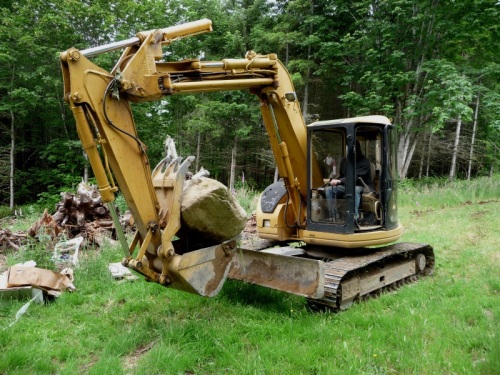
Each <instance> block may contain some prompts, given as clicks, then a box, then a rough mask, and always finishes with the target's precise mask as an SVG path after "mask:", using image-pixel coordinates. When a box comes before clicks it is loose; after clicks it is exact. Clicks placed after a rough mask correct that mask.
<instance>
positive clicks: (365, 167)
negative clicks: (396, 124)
mask: <svg viewBox="0 0 500 375" xmlns="http://www.w3.org/2000/svg"><path fill="white" fill-rule="evenodd" d="M346 168H347V161H346V158H345V157H344V158H342V161H341V163H340V174H339V175H338V176H332V174H333V172H332V174H330V181H329V183H328V187H327V188H326V192H325V195H326V199H327V201H328V211H329V214H330V220H333V219H334V218H335V216H336V214H337V212H336V208H335V206H334V199H337V198H344V197H345V194H346ZM360 179H361V180H362V181H360ZM363 182H364V184H363ZM364 185H366V186H368V188H369V189H370V191H372V192H373V191H375V189H374V187H373V180H372V175H371V163H370V160H368V158H366V157H365V156H364V155H363V153H362V152H361V145H360V143H359V141H357V140H356V194H355V209H354V220H358V218H359V205H360V203H361V195H362V194H363V187H364Z"/></svg>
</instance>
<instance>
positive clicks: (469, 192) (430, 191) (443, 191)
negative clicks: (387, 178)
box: [399, 176, 500, 208]
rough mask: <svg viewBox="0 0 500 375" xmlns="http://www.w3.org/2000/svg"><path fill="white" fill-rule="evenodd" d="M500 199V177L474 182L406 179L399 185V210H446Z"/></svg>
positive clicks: (482, 178)
mask: <svg viewBox="0 0 500 375" xmlns="http://www.w3.org/2000/svg"><path fill="white" fill-rule="evenodd" d="M499 197H500V176H494V177H493V178H490V177H480V178H477V179H474V180H471V181H466V180H452V181H450V180H448V179H424V180H405V181H401V182H400V194H399V206H400V207H412V206H413V207H419V206H423V207H434V208H437V207H445V206H453V205H456V204H462V203H478V202H481V201H486V200H490V199H499Z"/></svg>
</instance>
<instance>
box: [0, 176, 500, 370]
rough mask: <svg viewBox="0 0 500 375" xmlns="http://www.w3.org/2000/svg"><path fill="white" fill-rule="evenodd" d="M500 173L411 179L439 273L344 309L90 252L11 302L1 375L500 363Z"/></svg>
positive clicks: (5, 312) (415, 212) (2, 314)
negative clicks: (198, 291) (51, 284)
mask: <svg viewBox="0 0 500 375" xmlns="http://www.w3.org/2000/svg"><path fill="white" fill-rule="evenodd" d="M487 183H491V185H487ZM498 184H499V182H498V181H490V182H488V181H483V183H482V184H478V185H476V190H474V189H472V188H470V189H469V187H468V185H466V184H463V185H460V184H459V185H446V184H445V185H444V186H441V187H433V188H428V189H427V190H425V191H422V190H420V191H418V192H417V191H416V190H412V189H414V188H407V187H405V188H404V189H401V191H400V198H401V202H402V204H401V205H400V210H399V214H400V220H401V222H402V224H403V225H404V226H405V230H404V234H403V238H402V241H406V242H419V243H429V244H431V245H432V246H433V247H434V250H435V255H436V270H435V274H434V275H433V276H431V277H427V278H424V279H421V280H420V281H419V282H417V283H414V284H411V285H407V286H405V287H403V288H401V289H399V290H398V291H396V292H391V293H386V294H384V295H382V296H381V297H379V298H378V299H370V300H368V301H364V302H362V303H359V304H355V305H354V306H353V307H352V308H351V309H349V310H347V311H345V312H342V313H339V314H330V313H312V312H310V311H309V310H308V309H307V308H306V305H305V301H304V299H302V298H300V297H296V296H292V295H287V294H285V293H281V292H277V291H273V290H269V289H266V288H262V287H258V286H252V285H247V284H244V283H240V282H236V281H229V282H227V283H226V285H225V286H224V288H223V289H222V291H221V293H220V294H219V295H218V296H216V297H214V298H211V299H209V298H202V297H197V296H194V295H190V294H185V293H182V292H178V291H175V290H170V289H165V288H163V287H160V286H159V285H156V284H151V283H146V282H144V281H142V280H139V281H135V282H130V283H117V282H115V281H113V280H112V279H111V278H110V276H109V274H108V272H107V268H106V267H107V264H108V262H112V261H113V262H114V261H118V260H119V259H120V257H121V252H120V250H119V249H112V248H105V249H103V250H101V251H100V252H96V251H94V250H87V251H85V252H84V253H83V254H84V259H83V260H82V266H81V268H79V269H77V270H76V272H75V284H76V286H77V288H78V290H77V291H76V292H74V293H65V294H63V295H62V296H61V297H60V298H59V299H58V300H56V301H54V302H52V303H50V304H47V305H32V306H31V307H30V309H29V310H28V312H27V313H26V314H25V315H24V316H23V317H22V318H21V319H20V320H19V321H18V322H17V323H16V324H15V325H13V326H12V327H11V328H7V329H5V330H3V328H4V327H7V326H8V325H9V324H10V323H11V322H12V321H13V320H14V317H15V313H16V311H17V310H18V309H19V308H20V307H21V306H22V305H23V304H24V303H25V301H15V300H14V301H0V373H8V374H25V373H37V374H45V373H56V374H75V373H83V374H190V373H194V374H266V375H267V374H419V375H420V374H488V375H489V374H500V344H499V342H500V339H499V337H498V332H499V329H500V324H499V323H500V320H499V317H500V303H499V295H500V236H499V235H498V228H500V215H499V214H498V212H499V211H500V193H498ZM486 187H488V188H489V189H497V190H496V191H497V193H496V195H495V194H491V193H490V192H486V191H485V192H481V189H483V188H484V189H486ZM473 191H475V192H474V198H473V197H472V192H473ZM417 193H418V194H420V195H418V200H416V199H415V195H414V194H417ZM416 202H418V203H419V204H418V205H417V204H416Z"/></svg>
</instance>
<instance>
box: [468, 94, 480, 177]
mask: <svg viewBox="0 0 500 375" xmlns="http://www.w3.org/2000/svg"><path fill="white" fill-rule="evenodd" d="M478 113H479V92H478V93H477V98H476V108H475V109H474V121H473V124H472V138H471V141H470V151H469V166H468V168H467V181H469V180H470V175H471V171H472V157H473V155H474V142H475V141H476V131H477V117H478Z"/></svg>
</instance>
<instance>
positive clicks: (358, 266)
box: [60, 19, 434, 310]
mask: <svg viewBox="0 0 500 375" xmlns="http://www.w3.org/2000/svg"><path fill="white" fill-rule="evenodd" d="M210 31H212V23H211V21H210V20H208V19H203V20H199V21H195V22H190V23H186V24H181V25H177V26H172V27H168V28H165V29H158V30H151V31H146V32H140V33H138V34H137V35H136V36H135V37H133V38H130V39H127V40H124V41H120V42H116V43H112V44H107V45H103V46H98V47H94V48H90V49H86V50H77V49H74V48H70V49H68V50H67V51H65V52H63V53H61V56H60V59H61V66H62V72H63V79H64V97H65V100H66V101H67V103H68V104H69V106H70V107H71V110H72V112H73V115H74V117H75V120H76V127H77V131H78V135H79V137H80V140H81V142H82V146H83V148H84V150H85V152H86V153H87V155H88V158H89V161H90V164H91V166H92V169H93V172H94V175H95V177H96V180H97V185H98V188H99V191H100V193H101V197H102V199H103V201H104V202H107V203H108V204H109V205H110V206H111V209H110V211H111V212H112V213H113V214H114V216H115V217H114V220H115V226H116V227H117V228H118V227H119V226H120V225H119V222H118V218H117V217H116V213H115V209H114V207H113V201H114V199H115V193H116V192H117V191H118V188H119V189H120V192H121V193H122V194H123V196H124V198H125V200H126V203H127V205H128V207H129V209H130V211H131V213H132V216H133V218H134V223H135V226H136V228H137V231H136V232H135V236H134V238H133V239H132V240H131V243H130V244H129V243H127V240H126V239H125V237H124V236H123V235H120V236H119V238H120V241H121V243H122V247H123V249H124V253H125V258H124V259H123V264H124V265H126V266H127V267H129V268H131V269H133V270H135V271H137V272H139V273H141V274H142V275H144V276H145V277H146V279H147V280H149V281H154V282H157V283H159V284H161V285H164V286H166V287H172V288H175V289H179V290H183V291H187V292H190V293H196V294H199V295H202V296H213V295H215V294H217V293H218V292H219V290H220V289H221V287H222V285H223V283H224V281H225V280H226V279H227V278H228V277H229V278H230V279H236V280H243V281H246V282H249V283H252V284H257V285H263V286H266V287H269V288H273V289H277V290H281V291H285V292H288V293H293V294H296V295H300V296H304V297H306V298H307V300H308V302H309V303H310V304H311V305H312V306H315V307H325V306H326V307H328V308H331V309H334V310H339V309H340V310H342V309H346V308H348V307H349V306H351V304H352V303H353V302H354V301H356V300H358V299H363V298H364V297H366V296H369V295H372V294H376V293H379V292H380V291H382V290H384V289H385V288H389V287H397V286H399V285H401V284H403V283H406V282H408V281H412V280H414V279H416V278H418V277H419V276H421V275H428V274H431V273H432V272H433V268H434V253H433V249H432V247H431V246H429V245H426V244H412V243H396V241H397V240H398V239H399V238H400V236H401V233H402V227H401V225H400V224H399V223H398V211H397V208H398V207H397V172H396V159H397V157H396V156H397V155H396V150H397V148H396V146H395V145H396V130H395V128H394V126H393V125H391V123H390V121H389V120H388V119H387V118H386V117H383V116H365V117H356V118H349V119H342V120H331V121H318V122H315V123H312V124H309V125H307V126H306V124H305V122H304V119H303V116H302V112H301V109H300V105H299V102H298V99H297V95H296V93H295V90H294V87H293V84H292V81H291V79H290V76H289V74H288V72H287V70H286V68H285V67H284V66H283V64H282V63H281V62H280V61H279V60H278V59H277V56H276V55H275V54H268V55H259V54H257V53H255V52H248V53H247V55H246V56H245V57H244V58H241V59H223V60H220V61H203V60H199V59H192V60H182V61H174V62H169V61H164V59H165V56H166V55H165V54H164V50H163V47H165V46H168V45H169V44H170V43H173V42H175V41H177V40H179V39H182V38H186V37H191V36H195V35H198V34H202V33H206V32H210ZM118 49H120V50H123V52H122V54H121V57H120V58H119V59H118V61H117V62H116V64H115V66H114V67H113V68H112V69H111V71H106V70H105V69H102V68H100V67H98V66H97V65H95V64H94V63H92V62H91V58H92V57H93V56H96V55H98V54H101V53H106V52H109V51H114V50H118ZM222 90H250V92H251V93H253V94H255V96H256V97H257V99H258V103H259V105H260V111H261V114H262V119H263V123H264V125H265V128H266V130H267V134H268V136H269V141H270V145H271V149H272V152H273V154H274V158H275V161H276V165H277V168H278V172H279V176H280V179H279V181H278V182H276V183H274V184H272V185H271V186H269V187H268V188H267V189H265V191H264V192H263V193H262V195H261V197H260V199H259V202H258V207H257V214H256V222H257V233H258V236H259V239H255V238H251V239H248V238H245V237H244V238H243V239H242V240H236V239H234V238H233V239H227V241H225V242H222V243H220V244H216V245H215V246H210V247H204V248H201V249H181V248H179V247H178V246H177V245H176V242H175V238H176V234H177V233H178V232H179V230H180V227H181V213H180V206H181V199H182V192H183V184H184V180H185V175H186V172H187V171H188V169H189V166H190V163H191V162H192V160H193V157H188V158H186V159H185V160H182V159H180V158H177V159H175V160H173V161H172V162H170V163H168V164H166V163H164V164H163V165H161V166H158V167H156V168H154V170H153V172H152V171H151V168H150V165H149V161H148V157H147V155H146V147H145V145H144V144H143V143H142V142H141V140H140V139H139V137H138V134H137V131H136V127H135V124H134V119H133V116H132V111H131V107H130V104H131V102H144V101H153V100H159V99H161V98H163V97H165V96H169V95H177V94H186V93H190V94H192V93H202V92H214V91H222ZM360 155H361V156H360ZM362 158H363V159H364V161H363V164H364V166H365V174H364V179H362V178H360V176H359V173H358V169H359V167H360V166H361V159H362ZM366 168H368V171H367V170H366ZM332 181H335V183H332ZM340 181H341V182H340ZM339 185H340V186H341V187H342V188H339ZM136 248H138V250H137V251H136ZM134 254H135V255H134Z"/></svg>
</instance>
